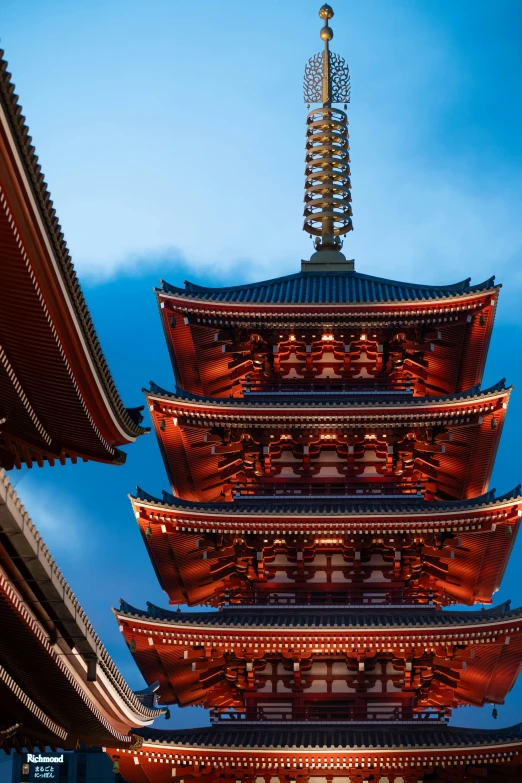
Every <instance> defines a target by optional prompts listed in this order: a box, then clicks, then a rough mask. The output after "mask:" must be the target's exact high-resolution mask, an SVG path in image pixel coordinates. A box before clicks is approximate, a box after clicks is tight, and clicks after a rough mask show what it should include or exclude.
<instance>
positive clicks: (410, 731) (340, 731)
mask: <svg viewBox="0 0 522 783" xmlns="http://www.w3.org/2000/svg"><path fill="white" fill-rule="evenodd" d="M135 733H136V734H137V735H138V736H140V737H142V738H143V746H142V749H146V748H148V747H150V748H152V749H155V748H172V749H173V750H174V749H178V748H179V749H180V750H182V749H185V748H187V749H188V748H198V749H201V748H209V749H210V748H213V749H223V750H228V749H233V748H236V749H238V750H243V749H246V748H251V749H252V750H258V749H259V750H272V751H278V752H281V750H289V751H294V750H295V749H296V747H298V748H301V749H302V750H313V749H316V750H321V751H332V750H340V751H342V752H343V753H346V751H347V750H349V751H352V752H357V751H363V750H367V751H370V752H371V753H374V752H375V750H376V749H377V748H383V749H389V750H393V751H397V750H398V748H399V747H402V748H412V749H414V750H415V751H418V752H421V751H424V750H432V749H435V748H441V749H442V748H444V749H446V748H447V749H450V748H455V749H456V748H470V749H474V748H477V749H480V750H483V749H484V747H492V748H493V747H497V746H499V745H500V746H504V745H512V744H515V745H516V746H518V747H520V749H522V724H521V723H517V724H515V725H514V726H509V727H507V728H504V729H497V730H496V731H495V730H487V729H469V728H460V727H458V726H444V727H441V726H437V727H430V728H429V729H426V728H420V729H419V728H417V727H410V726H405V727H403V726H397V727H394V726H380V725H379V724H375V726H372V728H371V729H369V728H368V727H363V726H361V727H357V725H356V724H355V725H353V726H350V727H349V728H340V727H335V726H327V727H324V726H320V727H319V726H318V727H309V726H299V727H295V728H290V729H285V728H282V727H280V726H278V727H277V728H276V729H270V728H266V727H265V728H263V727H261V726H256V727H255V728H250V729H245V728H243V729H241V728H235V727H232V728H228V727H221V726H219V727H217V726H209V727H205V728H199V729H178V730H170V731H164V730H161V729H146V730H139V731H137V732H135Z"/></svg>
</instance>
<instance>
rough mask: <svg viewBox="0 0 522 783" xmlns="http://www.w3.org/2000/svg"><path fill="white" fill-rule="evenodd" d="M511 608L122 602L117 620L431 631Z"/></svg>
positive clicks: (509, 614) (516, 613) (506, 613)
mask: <svg viewBox="0 0 522 783" xmlns="http://www.w3.org/2000/svg"><path fill="white" fill-rule="evenodd" d="M509 607H510V602H509V601H506V602H505V603H503V604H500V605H499V606H495V607H492V608H491V609H481V610H479V611H454V610H444V611H436V610H433V609H431V610H430V609H428V610H426V608H420V609H418V610H417V609H415V610H414V611H413V610H411V609H407V610H402V609H386V610H381V611H379V610H377V609H376V608H375V607H373V608H372V609H371V610H369V611H368V610H366V609H361V610H359V611H354V610H353V609H347V610H339V609H335V610H332V609H328V608H325V609H323V610H321V609H317V608H316V607H307V608H306V609H296V608H293V607H289V608H288V609H287V610H284V609H283V610H279V611H277V610H274V609H264V608H261V607H256V608H255V609H252V608H250V607H248V608H246V607H245V608H238V607H234V608H230V609H228V608H227V609H223V610H221V611H218V612H216V611H213V612H178V611H172V610H170V609H163V608H161V607H159V606H155V605H154V604H151V603H147V609H146V610H144V609H136V607H134V606H131V604H128V603H127V602H126V601H123V600H122V601H121V604H120V610H119V612H118V611H116V612H115V613H116V615H117V616H121V615H126V616H127V617H129V618H136V619H140V620H146V621H147V620H148V621H153V622H154V623H168V624H169V625H179V626H187V625H191V626H194V627H198V628H205V627H212V628H291V629H299V628H311V629H315V628H317V629H321V630H323V631H324V629H327V628H328V629H331V630H335V629H342V628H344V629H352V630H355V629H359V628H377V629H381V628H382V629H389V628H419V627H420V628H432V627H437V628H438V627H454V626H466V627H467V628H470V627H471V626H481V625H490V624H492V623H495V622H499V621H509V620H516V619H518V618H521V617H522V607H520V608H517V609H512V610H511V609H510V608H509Z"/></svg>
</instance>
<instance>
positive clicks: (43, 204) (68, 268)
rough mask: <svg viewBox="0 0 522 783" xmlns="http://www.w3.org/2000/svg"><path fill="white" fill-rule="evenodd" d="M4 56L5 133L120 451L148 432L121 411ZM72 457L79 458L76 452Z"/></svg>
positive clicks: (0, 79)
mask: <svg viewBox="0 0 522 783" xmlns="http://www.w3.org/2000/svg"><path fill="white" fill-rule="evenodd" d="M3 54H4V53H3V50H0V108H1V109H2V110H3V114H4V116H5V119H6V126H7V127H8V128H9V131H10V134H11V138H12V142H13V144H14V146H15V148H16V151H17V154H18V158H19V160H20V161H21V166H22V168H23V174H24V176H25V178H26V180H27V182H28V183H29V188H30V191H31V197H32V199H33V200H34V203H35V204H36V206H37V210H38V213H39V216H40V218H41V222H42V225H43V226H44V230H45V232H46V235H47V240H48V242H49V245H50V247H51V249H52V254H53V258H54V261H55V265H56V268H57V269H58V270H59V275H60V277H61V283H62V290H64V291H65V295H64V308H65V309H67V310H68V311H72V313H73V314H74V319H75V322H76V326H77V329H78V332H79V335H80V339H81V342H82V343H83V345H84V346H85V351H86V355H88V362H89V364H90V365H91V366H92V367H93V368H94V373H95V376H96V379H97V380H96V382H97V383H98V384H99V387H100V389H101V393H102V396H103V401H104V402H103V404H104V405H105V407H106V409H107V411H108V413H109V415H110V417H112V419H113V420H114V421H115V423H116V425H117V427H119V429H120V431H121V433H122V435H121V436H120V445H123V444H124V443H127V442H131V441H133V440H135V439H136V437H138V436H140V435H142V434H144V433H145V432H148V429H147V428H144V427H142V426H140V422H141V418H142V417H141V414H140V410H141V408H126V407H125V406H124V404H123V402H122V400H121V398H120V395H119V393H118V390H117V388H116V385H115V383H114V380H113V378H112V375H111V373H110V370H109V367H108V364H107V361H106V359H105V356H104V354H103V351H102V349H101V346H100V342H99V339H98V336H97V334H96V330H95V328H94V324H93V321H92V318H91V315H90V312H89V309H88V307H87V304H86V301H85V298H84V295H83V292H82V289H81V286H80V283H79V280H78V277H77V275H76V272H75V269H74V266H73V263H72V260H71V256H70V254H69V250H68V248H67V245H66V242H65V239H64V235H63V232H62V229H61V226H60V223H59V222H58V218H57V216H56V211H55V209H54V206H53V202H52V200H51V196H50V193H49V190H48V187H47V183H46V182H45V179H44V176H43V173H42V171H41V166H40V164H39V162H38V157H37V155H36V153H35V148H34V146H33V144H32V138H31V136H30V135H29V129H28V127H27V124H26V121H25V117H24V116H23V114H22V109H21V106H20V104H19V102H18V96H17V95H16V94H15V87H14V84H13V83H12V81H11V75H10V73H9V72H8V70H7V62H6V60H4V59H3ZM51 315H52V314H51ZM94 385H95V381H94V378H93V386H94ZM115 441H116V438H115ZM71 450H72V449H71ZM77 452H78V453H81V449H78V450H77ZM107 461H111V460H107ZM112 461H116V460H112Z"/></svg>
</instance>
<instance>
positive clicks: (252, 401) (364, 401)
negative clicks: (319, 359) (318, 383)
mask: <svg viewBox="0 0 522 783" xmlns="http://www.w3.org/2000/svg"><path fill="white" fill-rule="evenodd" d="M511 389H512V387H508V389H507V391H511ZM504 390H506V379H505V378H502V380H500V381H498V383H495V384H494V385H493V386H490V387H489V388H487V389H483V390H482V389H481V388H480V385H478V384H477V385H476V386H472V387H471V388H470V389H466V390H465V391H461V392H456V393H455V394H449V395H445V396H441V397H404V398H403V397H401V398H400V400H397V399H395V398H394V399H390V398H385V399H382V398H381V397H377V396H375V397H372V396H370V395H364V396H363V395H361V396H360V397H357V396H354V395H352V394H346V395H345V396H343V395H339V397H336V398H334V399H332V398H331V397H326V398H322V397H321V398H314V396H313V395H312V394H311V395H306V396H304V395H299V394H296V395H295V396H292V397H290V398H288V397H281V396H279V395H278V394H277V393H274V394H272V395H271V396H269V395H268V394H267V395H266V396H265V395H263V399H261V400H257V399H256V397H255V395H252V396H248V397H201V396H199V395H197V394H192V393H191V392H188V391H184V390H183V389H177V390H176V391H175V392H169V391H167V390H166V389H163V388H162V387H161V386H158V384H156V383H154V382H153V381H150V389H144V390H143V391H144V392H145V394H146V395H147V396H151V397H161V398H166V399H171V400H179V401H180V402H193V403H195V404H203V405H205V406H207V405H208V406H213V407H216V408H219V407H228V406H232V407H236V408H253V409H255V408H266V406H267V405H272V406H275V407H278V408H280V407H284V408H296V407H299V408H311V407H318V406H320V407H321V408H342V407H344V408H347V407H348V408H351V407H354V408H361V407H366V408H396V407H404V406H408V407H413V408H419V407H425V406H436V405H443V404H445V403H447V402H459V401H462V400H468V399H481V398H484V397H487V396H489V395H493V394H497V393H498V392H501V391H504Z"/></svg>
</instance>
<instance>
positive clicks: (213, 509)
mask: <svg viewBox="0 0 522 783" xmlns="http://www.w3.org/2000/svg"><path fill="white" fill-rule="evenodd" d="M129 499H130V501H131V504H132V507H133V509H134V511H135V512H138V511H139V509H140V508H148V509H152V510H154V512H164V513H166V514H170V515H171V516H172V517H173V518H175V517H177V516H179V517H181V518H183V519H184V520H186V519H190V521H191V522H192V521H193V522H194V524H196V525H197V524H198V522H200V523H202V524H205V526H207V522H208V520H210V519H216V520H223V521H225V522H227V521H228V520H230V521H231V522H232V523H233V524H237V523H238V521H241V520H247V521H250V520H251V519H252V516H253V515H254V517H255V519H263V520H267V521H270V520H271V519H275V520H277V521H279V520H287V521H292V520H295V519H298V520H302V519H303V518H305V519H307V518H309V519H331V518H333V519H335V520H336V524H339V525H340V524H341V522H340V520H339V517H340V516H348V515H349V516H353V517H356V518H357V520H361V519H364V520H368V521H371V520H372V519H376V520H379V521H381V520H382V519H383V517H386V518H390V519H391V520H404V519H406V518H407V517H412V518H414V519H418V518H426V519H428V520H429V521H430V522H432V521H433V522H434V523H435V524H436V523H437V522H438V521H440V522H441V523H445V522H446V521H449V520H451V519H452V518H453V517H460V516H461V515H463V514H466V513H468V512H475V513H478V514H480V515H486V514H488V513H489V512H494V511H499V510H502V509H513V510H514V509H516V508H517V506H519V505H521V504H522V494H521V492H520V484H519V485H518V486H517V487H515V488H514V489H513V490H511V492H506V493H505V494H504V495H500V496H499V497H495V493H494V490H492V491H490V492H488V493H486V494H485V495H482V496H480V497H477V498H471V499H469V500H455V501H436V502H433V503H430V502H428V501H418V502H416V503H415V502H408V500H399V501H395V503H393V502H390V503H388V504H386V503H385V502H384V501H376V500H374V501H372V500H368V501H366V502H364V501H361V502H360V503H357V504H355V503H353V502H349V501H346V502H345V503H343V502H342V501H337V502H334V501H328V498H325V500H324V501H321V502H320V503H317V502H309V503H306V502H303V500H296V499H295V498H292V497H291V496H290V497H289V498H285V499H284V502H283V501H281V502H279V503H274V504H272V503H270V502H266V501H260V502H258V503H255V502H250V503H248V502H243V501H242V502H241V503H204V502H198V501H193V500H183V499H181V498H177V497H175V496H174V495H171V494H170V493H167V492H165V493H164V497H163V499H160V498H156V497H154V496H153V495H149V494H148V493H147V492H145V491H144V490H142V489H140V488H138V489H137V492H136V495H129Z"/></svg>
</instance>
